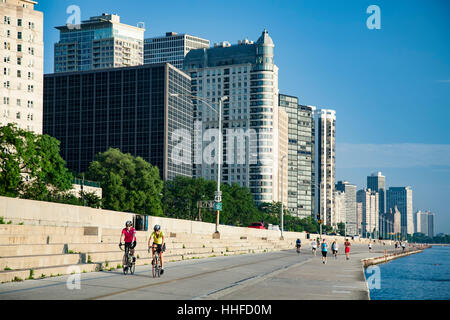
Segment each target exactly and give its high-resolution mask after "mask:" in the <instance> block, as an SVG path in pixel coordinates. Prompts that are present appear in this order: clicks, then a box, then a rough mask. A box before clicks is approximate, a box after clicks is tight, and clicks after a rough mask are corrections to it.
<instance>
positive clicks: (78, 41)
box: [54, 13, 145, 73]
mask: <svg viewBox="0 0 450 320" xmlns="http://www.w3.org/2000/svg"><path fill="white" fill-rule="evenodd" d="M56 29H58V30H59V32H60V35H59V38H60V40H59V42H58V43H56V44H55V58H54V72H55V73H56V72H71V71H86V70H93V69H106V68H117V67H128V66H137V65H141V64H143V63H144V31H145V29H144V28H140V27H134V26H130V25H127V24H123V23H121V22H120V17H119V16H118V15H115V14H107V13H103V14H102V15H101V16H96V17H91V18H90V19H89V20H85V21H83V22H82V23H81V24H79V25H65V26H60V27H56Z"/></svg>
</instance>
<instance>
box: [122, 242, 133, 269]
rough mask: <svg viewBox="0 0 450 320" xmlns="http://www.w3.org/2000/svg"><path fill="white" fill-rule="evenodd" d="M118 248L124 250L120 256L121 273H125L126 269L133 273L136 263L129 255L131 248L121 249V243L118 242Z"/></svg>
mask: <svg viewBox="0 0 450 320" xmlns="http://www.w3.org/2000/svg"><path fill="white" fill-rule="evenodd" d="M119 248H120V250H122V251H125V253H124V254H123V258H122V268H123V274H125V275H126V274H127V273H128V271H130V273H131V274H134V271H135V269H136V263H135V262H134V261H133V256H132V255H131V252H130V251H131V250H130V249H128V250H124V249H122V244H119Z"/></svg>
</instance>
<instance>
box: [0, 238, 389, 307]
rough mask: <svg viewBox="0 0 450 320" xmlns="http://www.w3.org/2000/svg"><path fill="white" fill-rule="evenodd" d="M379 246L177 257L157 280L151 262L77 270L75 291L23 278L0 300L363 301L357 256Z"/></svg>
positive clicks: (55, 281) (0, 290)
mask: <svg viewBox="0 0 450 320" xmlns="http://www.w3.org/2000/svg"><path fill="white" fill-rule="evenodd" d="M382 249H384V248H383V246H374V249H373V250H374V251H375V252H372V253H369V252H368V249H367V245H359V246H358V245H355V246H353V247H352V254H351V260H349V261H346V260H345V255H344V254H343V253H342V252H341V254H340V255H339V258H338V259H337V260H334V258H332V257H329V259H328V263H327V264H322V262H321V257H320V252H319V253H318V254H317V256H316V257H314V256H312V254H311V251H310V248H304V249H303V252H302V253H301V254H299V255H298V254H297V253H296V252H295V250H294V249H292V250H287V251H280V252H271V253H265V254H245V255H239V256H227V257H223V256H221V257H215V258H207V259H199V260H188V261H179V262H172V263H168V264H167V265H166V268H165V271H166V272H165V274H164V275H163V276H162V277H161V278H153V277H152V275H151V266H140V267H136V273H135V275H127V276H125V275H123V273H122V272H121V270H118V271H117V270H116V271H105V272H92V273H85V274H81V275H80V277H81V281H80V289H73V290H70V289H69V287H70V285H69V286H68V285H67V281H68V279H72V278H73V277H74V276H70V277H69V276H61V277H53V278H47V279H40V280H27V281H24V282H18V283H5V284H2V285H0V300H5V299H7V300H15V299H21V300H22V299H46V300H47V299H71V300H72V299H121V300H123V299H133V300H139V299H151V300H154V299H164V300H168V299H171V300H172V299H174V300H192V299H194V300H196V299H206V300H212V299H250V300H259V299H267V300H269V299H275V300H276V299H368V295H367V286H366V284H365V282H364V276H363V269H362V264H361V261H360V260H361V259H363V258H368V257H376V256H380V255H382V254H383V250H382ZM341 250H342V248H341ZM72 283H73V282H72ZM75 284H76V283H75Z"/></svg>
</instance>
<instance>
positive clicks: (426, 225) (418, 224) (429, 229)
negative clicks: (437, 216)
mask: <svg viewBox="0 0 450 320" xmlns="http://www.w3.org/2000/svg"><path fill="white" fill-rule="evenodd" d="M414 232H415V233H423V234H424V235H426V236H428V237H434V213H432V212H429V211H420V210H419V211H417V212H416V213H415V214H414Z"/></svg>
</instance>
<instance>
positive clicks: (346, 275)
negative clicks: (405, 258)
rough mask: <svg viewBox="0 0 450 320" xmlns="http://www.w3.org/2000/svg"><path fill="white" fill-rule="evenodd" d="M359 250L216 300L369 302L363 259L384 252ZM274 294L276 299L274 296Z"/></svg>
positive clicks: (306, 265)
mask: <svg viewBox="0 0 450 320" xmlns="http://www.w3.org/2000/svg"><path fill="white" fill-rule="evenodd" d="M373 251H374V252H371V253H369V252H368V249H366V248H365V246H364V248H358V252H356V253H355V252H353V253H352V254H351V255H350V260H346V259H345V255H344V254H342V253H341V254H339V255H338V258H337V259H335V258H334V257H332V256H330V257H328V261H327V263H326V264H323V263H322V257H321V253H320V252H319V253H318V254H317V256H316V257H313V258H311V259H310V260H308V261H306V262H305V263H303V264H300V265H296V266H294V267H292V268H289V269H288V270H285V271H283V272H280V273H279V274H277V275H274V276H272V277H269V278H267V279H265V280H264V281H261V282H258V283H255V284H252V285H249V286H246V287H245V288H244V287H243V288H240V289H236V290H235V291H234V292H230V293H229V294H226V295H223V296H221V297H217V298H218V299H230V300H234V299H236V300H244V299H251V300H258V299H262V300H264V299H281V300H316V299H318V300H328V299H332V300H340V299H345V300H368V299H369V291H368V287H367V285H366V281H365V278H364V274H363V272H364V271H363V270H364V269H363V267H362V263H361V259H364V258H371V257H378V256H381V255H383V250H376V249H375V248H374V249H373ZM274 292H275V293H276V295H274Z"/></svg>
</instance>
